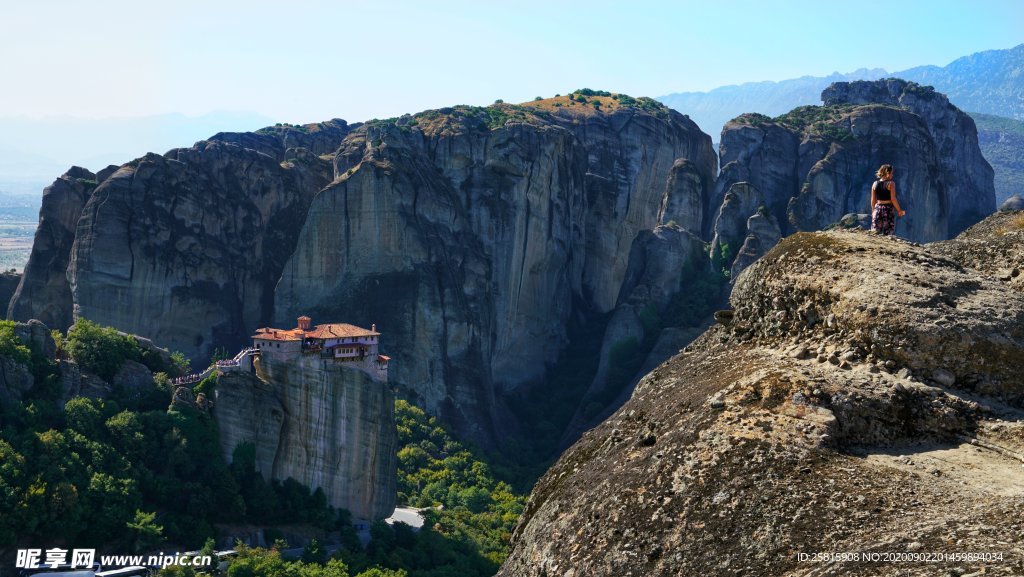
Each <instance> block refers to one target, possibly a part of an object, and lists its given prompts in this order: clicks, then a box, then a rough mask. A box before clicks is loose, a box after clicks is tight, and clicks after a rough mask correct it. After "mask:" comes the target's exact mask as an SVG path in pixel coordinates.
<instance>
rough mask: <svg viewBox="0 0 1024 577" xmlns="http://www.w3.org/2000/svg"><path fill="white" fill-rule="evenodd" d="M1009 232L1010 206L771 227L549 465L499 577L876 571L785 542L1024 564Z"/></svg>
mask: <svg viewBox="0 0 1024 577" xmlns="http://www.w3.org/2000/svg"><path fill="white" fill-rule="evenodd" d="M1022 246H1024V216H1022V215H1021V214H1020V213H999V214H997V215H994V216H992V217H990V218H989V219H987V220H985V221H983V222H982V223H980V224H979V225H977V226H975V227H973V228H972V229H970V230H969V231H967V232H966V233H965V234H964V235H962V236H961V237H959V238H957V239H956V240H952V241H947V242H942V243H935V244H929V245H924V246H922V245H918V244H915V243H909V242H906V241H900V240H892V239H879V238H878V237H877V236H874V235H872V234H870V233H866V232H863V231H832V232H828V233H800V234H796V235H793V236H790V237H789V238H786V239H784V240H782V241H781V242H780V243H779V244H778V245H777V246H775V247H774V248H773V249H772V250H770V251H769V252H768V253H767V254H766V255H765V256H764V257H763V258H762V259H761V260H759V261H757V262H756V263H754V264H753V265H751V266H750V267H749V268H747V269H746V270H745V271H744V272H743V273H742V274H741V275H740V276H739V278H738V279H737V280H736V283H735V288H734V290H733V293H732V297H731V304H732V306H733V313H732V315H723V316H722V319H723V322H724V323H725V324H721V325H717V326H715V327H714V328H712V329H711V330H709V331H708V332H707V333H705V334H704V335H703V336H702V337H701V338H699V339H698V340H697V341H695V342H694V343H693V344H691V345H690V346H688V347H687V348H686V349H685V350H684V351H682V352H681V353H680V354H679V355H677V356H676V357H674V358H673V359H671V360H670V361H668V362H667V363H665V364H663V365H662V366H660V367H658V368H657V369H655V370H654V371H653V372H651V373H650V374H648V375H647V376H646V377H644V378H643V380H642V381H641V382H640V383H639V384H638V385H637V388H636V391H635V393H634V394H633V397H632V398H631V399H630V400H629V401H628V402H627V403H626V404H625V405H624V406H623V407H622V408H621V409H619V410H618V411H617V412H616V413H615V414H614V415H613V416H612V417H611V418H609V419H608V420H607V421H605V422H604V423H603V424H601V425H600V426H599V427H597V428H595V429H593V430H591V431H589V432H587V433H586V434H585V435H584V436H583V438H582V439H581V440H580V441H578V442H577V443H576V444H575V445H574V446H573V447H572V448H571V449H569V450H568V451H567V452H566V453H565V454H563V455H562V457H561V458H560V459H559V461H558V462H557V463H556V464H555V465H554V466H553V467H552V468H551V469H550V470H549V471H548V472H547V473H546V474H545V475H544V477H543V478H542V479H541V480H540V482H539V483H538V484H537V485H536V487H535V488H534V491H533V494H532V495H531V498H530V501H529V503H528V504H527V507H526V511H525V513H524V515H523V517H522V519H521V521H520V524H519V527H518V528H517V529H516V531H515V534H514V535H513V544H512V552H511V555H510V557H509V559H508V561H507V562H506V563H505V565H504V566H503V567H502V569H501V571H500V572H499V575H502V576H527V575H529V576H539V575H566V576H581V575H587V576H595V577H596V576H602V575H637V576H639V575H644V576H649V575H697V574H716V575H717V574H723V573H729V574H733V573H736V574H740V573H742V574H750V575H782V574H786V575H810V574H819V573H822V572H823V571H824V572H828V573H830V574H831V573H836V574H839V573H842V574H855V575H881V574H890V573H889V572H888V571H889V567H890V566H888V565H884V564H883V565H879V564H877V563H852V562H846V563H839V562H838V561H837V562H828V561H821V562H818V561H815V562H809V561H801V560H800V559H799V558H798V555H797V554H798V553H808V554H814V553H823V552H843V551H848V552H849V551H859V552H861V553H864V552H873V553H879V554H885V553H896V552H908V551H909V552H914V551H920V552H925V551H943V550H945V549H946V548H948V547H949V544H950V543H956V547H957V548H958V549H961V548H962V549H963V550H968V549H969V550H977V551H999V550H1003V551H1007V552H1009V551H1012V552H1013V553H1012V556H1011V557H1010V558H1009V559H1008V560H1004V561H1002V562H993V563H985V562H983V561H980V562H960V561H949V560H946V561H941V560H940V562H939V563H935V564H929V563H908V564H906V565H903V567H904V568H906V569H908V570H911V571H912V572H913V571H918V572H919V573H914V574H922V575H923V574H936V572H939V573H941V572H943V571H953V570H954V568H955V571H956V572H957V573H964V572H977V573H980V572H985V573H988V572H989V571H991V572H993V573H996V574H1006V575H1010V574H1019V573H1021V572H1022V571H1024V562H1022V560H1021V559H1022V556H1021V555H1020V553H1024V551H1022V550H1021V548H1020V545H1019V534H1020V531H1021V530H1022V529H1024V525H1022V524H1021V522H1020V519H1021V518H1024V517H1022V516H1021V515H1022V513H1024V507H1022V502H1024V501H1022V499H1021V498H1022V496H1024V470H1022V469H1021V458H1022V457H1021V455H1022V454H1024V442H1022V439H1024V427H1022V425H1021V422H1020V419H1019V411H1020V409H1021V408H1022V407H1024V383H1022V381H1021V379H1020V376H1019V367H1020V364H1021V363H1022V362H1024V329H1022V327H1024V293H1022V292H1021V284H1020V282H1019V279H1020V277H1021V275H1019V274H1017V272H1019V269H1020V267H1021V266H1022V264H1024V260H1022V259H1024V252H1022V250H1021V247H1022ZM881 294H884V295H886V297H885V298H884V299H880V298H878V295H881ZM711 551H713V554H711V553H709V552H711ZM1008 554H1009V553H1008ZM1004 559H1006V557H1004Z"/></svg>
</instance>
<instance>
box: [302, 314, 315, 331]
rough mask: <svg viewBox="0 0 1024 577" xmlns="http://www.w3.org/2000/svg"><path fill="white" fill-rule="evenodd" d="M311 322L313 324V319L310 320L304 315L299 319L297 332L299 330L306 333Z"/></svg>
mask: <svg viewBox="0 0 1024 577" xmlns="http://www.w3.org/2000/svg"><path fill="white" fill-rule="evenodd" d="M312 322H313V319H311V318H309V317H307V316H305V315H303V316H301V317H299V330H301V331H308V330H309V325H310V323H312Z"/></svg>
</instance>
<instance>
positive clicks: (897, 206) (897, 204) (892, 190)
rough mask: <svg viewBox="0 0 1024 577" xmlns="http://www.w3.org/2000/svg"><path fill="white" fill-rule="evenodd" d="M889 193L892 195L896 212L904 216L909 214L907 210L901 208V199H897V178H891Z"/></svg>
mask: <svg viewBox="0 0 1024 577" xmlns="http://www.w3.org/2000/svg"><path fill="white" fill-rule="evenodd" d="M889 193H890V196H891V197H892V206H893V207H894V208H895V209H896V213H897V214H899V215H900V216H903V215H905V214H907V213H906V212H904V211H903V209H902V208H900V201H898V200H896V181H895V180H890V181H889Z"/></svg>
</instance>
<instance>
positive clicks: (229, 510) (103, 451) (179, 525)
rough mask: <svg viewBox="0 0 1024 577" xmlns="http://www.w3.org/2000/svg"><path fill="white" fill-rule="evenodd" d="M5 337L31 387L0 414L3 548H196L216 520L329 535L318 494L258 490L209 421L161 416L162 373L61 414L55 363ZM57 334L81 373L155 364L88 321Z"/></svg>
mask: <svg viewBox="0 0 1024 577" xmlns="http://www.w3.org/2000/svg"><path fill="white" fill-rule="evenodd" d="M13 327H14V325H13V323H6V322H4V323H0V355H4V356H7V357H8V358H11V359H14V360H16V362H19V363H22V364H28V366H29V368H30V369H31V370H32V373H33V377H34V378H35V381H36V385H35V386H34V387H33V388H32V390H31V391H29V393H28V394H27V395H26V396H25V397H24V398H23V400H22V401H20V402H8V403H5V404H3V406H2V408H0V511H3V512H4V514H3V515H0V547H4V546H8V545H11V544H13V543H15V542H30V543H40V544H51V543H55V542H74V543H75V544H76V545H79V546H93V547H99V546H103V545H107V546H110V547H123V548H124V550H130V549H135V550H142V549H148V548H151V547H155V546H159V545H162V544H168V543H170V544H174V545H178V546H182V547H194V546H197V545H199V544H202V543H203V541H204V540H205V539H206V538H207V537H210V536H213V535H214V528H213V524H214V523H219V522H253V523H264V522H266V523H271V522H276V523H308V524H313V525H317V526H321V527H324V528H331V529H333V528H335V527H336V526H337V524H338V514H337V513H336V512H335V511H333V510H332V509H331V508H330V507H328V506H327V503H326V499H325V498H324V496H323V493H322V492H320V493H316V492H314V493H311V492H310V491H309V489H307V488H306V487H303V486H302V485H299V484H298V483H296V482H294V481H286V482H284V483H276V482H275V483H269V484H268V483H265V482H263V480H262V477H260V476H259V475H256V477H259V479H258V480H255V479H253V475H252V470H251V466H249V467H247V466H246V465H247V464H250V463H248V462H247V461H246V460H245V459H241V460H240V461H239V462H238V463H236V464H235V465H233V466H232V467H231V468H229V467H228V466H227V465H226V464H225V462H224V459H223V458H222V456H221V454H220V443H219V439H218V433H217V428H216V423H215V422H214V421H213V419H212V417H211V416H210V415H209V414H207V413H205V412H202V411H199V410H196V409H194V408H192V407H189V406H173V407H171V408H168V404H169V402H170V398H171V386H170V380H169V378H168V377H167V376H166V374H164V373H158V374H157V375H155V376H154V384H153V385H152V386H151V388H150V389H149V390H147V391H142V392H139V391H133V392H132V394H131V395H128V394H126V392H125V391H123V390H121V389H119V388H117V387H114V389H113V392H112V394H111V396H110V397H108V398H107V399H105V400H101V399H91V398H84V397H76V398H72V399H69V400H68V401H67V402H66V403H65V404H64V406H63V409H60V408H58V407H59V405H58V404H57V403H56V402H55V400H56V399H57V398H58V396H59V394H61V393H60V391H59V390H58V388H55V387H54V381H55V380H58V378H57V371H56V368H55V367H56V363H55V362H54V361H53V359H46V358H43V357H42V355H41V354H40V353H39V352H38V351H30V350H28V348H27V347H25V346H24V344H23V343H21V342H20V340H18V339H17V337H16V336H15V335H14V332H13ZM54 336H56V337H58V338H57V339H55V340H56V341H57V342H58V346H59V347H62V348H63V349H64V350H66V351H67V353H69V354H70V355H71V356H72V358H75V359H76V360H80V362H81V363H82V368H83V369H86V370H89V371H96V372H101V371H102V373H105V374H106V375H110V374H111V373H116V370H117V367H119V366H120V364H121V363H123V362H124V361H125V360H127V359H138V360H139V361H140V362H142V363H144V364H147V365H150V366H159V367H163V365H164V363H163V361H162V360H160V361H159V364H158V363H157V362H156V361H155V360H154V359H155V358H156V357H149V356H147V355H146V354H145V352H144V351H143V350H142V349H141V347H139V346H138V343H137V342H136V341H135V340H134V339H133V338H131V337H127V336H125V335H122V334H120V333H117V332H116V331H114V330H112V329H109V328H105V327H99V326H97V325H95V324H93V323H90V322H88V321H79V322H78V323H76V325H75V328H74V329H73V330H72V331H71V332H70V334H69V335H67V337H66V338H65V337H64V336H63V335H59V334H56V335H54ZM172 362H174V361H172ZM211 384H212V383H211ZM243 452H244V450H243Z"/></svg>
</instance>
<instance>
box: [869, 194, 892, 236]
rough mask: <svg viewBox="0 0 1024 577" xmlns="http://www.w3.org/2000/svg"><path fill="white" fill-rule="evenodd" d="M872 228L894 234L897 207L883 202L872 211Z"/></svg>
mask: <svg viewBox="0 0 1024 577" xmlns="http://www.w3.org/2000/svg"><path fill="white" fill-rule="evenodd" d="M871 230H874V231H877V232H879V233H881V234H888V235H892V234H894V233H895V232H896V208H895V207H893V205H891V204H883V203H881V202H879V203H877V204H875V209H874V210H873V211H871Z"/></svg>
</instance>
